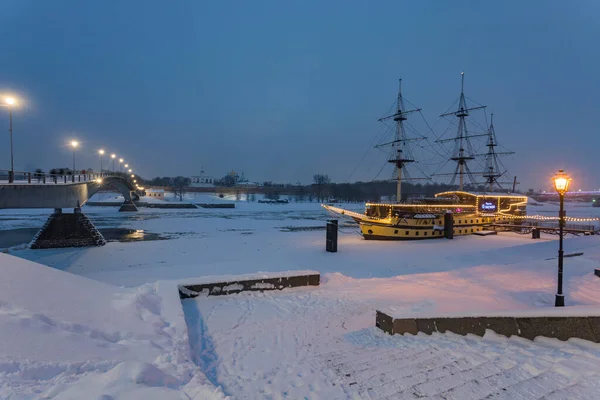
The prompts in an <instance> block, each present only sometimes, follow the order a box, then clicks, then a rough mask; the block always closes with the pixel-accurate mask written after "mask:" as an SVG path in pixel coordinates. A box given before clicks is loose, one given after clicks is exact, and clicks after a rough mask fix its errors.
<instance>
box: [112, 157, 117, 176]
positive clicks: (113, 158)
mask: <svg viewBox="0 0 600 400" xmlns="http://www.w3.org/2000/svg"><path fill="white" fill-rule="evenodd" d="M116 157H117V155H116V154H111V155H110V158H112V160H113V174H114V173H115V158H116Z"/></svg>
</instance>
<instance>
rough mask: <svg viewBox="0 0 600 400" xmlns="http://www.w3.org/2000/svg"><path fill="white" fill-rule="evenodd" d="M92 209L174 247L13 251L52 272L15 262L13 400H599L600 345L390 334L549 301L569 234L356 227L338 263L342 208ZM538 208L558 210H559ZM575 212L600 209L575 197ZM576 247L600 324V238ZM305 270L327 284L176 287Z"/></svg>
mask: <svg viewBox="0 0 600 400" xmlns="http://www.w3.org/2000/svg"><path fill="white" fill-rule="evenodd" d="M204 196H206V195H204ZM212 200H214V199H212ZM194 202H196V200H194ZM197 202H208V201H202V200H197ZM348 207H350V208H352V209H355V210H361V209H362V206H361V205H350V206H348ZM83 211H84V212H85V213H86V214H87V215H88V216H89V217H90V219H91V220H92V221H93V222H94V223H95V224H96V225H97V226H102V227H119V228H131V229H139V230H145V231H149V232H154V233H160V234H163V235H165V236H167V237H169V238H170V239H169V240H160V241H147V242H136V243H109V244H107V245H106V246H104V247H100V248H87V249H60V250H36V251H33V250H28V249H24V248H23V247H22V246H17V247H16V248H13V249H10V250H9V252H10V253H11V254H12V255H14V256H17V257H20V258H25V259H28V260H31V261H35V262H38V263H41V264H44V265H48V266H52V267H54V268H47V267H44V266H41V265H39V264H34V263H31V262H30V261H25V260H22V259H18V258H13V257H11V256H7V255H3V254H0V269H1V270H2V272H3V279H2V280H0V339H1V340H0V398H102V397H101V396H102V395H106V396H112V397H104V398H115V399H117V398H140V397H144V398H153V397H151V396H154V398H198V399H200V398H219V397H222V396H231V397H233V398H251V399H254V398H257V399H261V398H273V399H275V398H290V399H296V398H373V399H376V398H377V399H378V398H415V397H437V398H457V399H470V398H485V397H486V396H488V395H489V396H490V397H489V398H510V399H517V398H523V399H530V398H543V397H544V396H547V398H557V399H558V398H582V399H584V398H585V399H589V398H594V397H595V395H596V394H597V393H599V392H600V386H598V385H599V384H598V383H597V382H599V380H598V378H599V375H600V345H596V344H592V343H589V342H584V341H581V340H570V341H569V342H567V343H564V342H558V341H555V340H550V339H536V341H534V342H531V341H528V340H523V339H519V338H510V339H507V338H504V337H499V336H497V335H494V334H491V333H488V334H487V335H486V337H484V338H477V337H472V336H467V337H461V336H456V335H453V334H444V335H441V334H436V335H433V336H426V335H422V334H419V335H417V336H410V335H405V336H394V337H390V336H387V335H385V334H384V333H382V332H380V331H379V330H377V329H376V328H375V327H374V320H375V316H374V311H375V309H378V308H386V309H392V310H393V312H394V314H395V315H407V316H408V315H434V314H437V313H472V314H473V313H475V314H477V313H489V312H495V313H503V312H510V311H519V312H524V311H523V310H529V312H531V310H543V309H544V308H548V309H551V307H552V305H553V302H554V293H555V291H556V264H557V261H556V259H555V257H556V252H557V243H556V237H555V236H546V235H544V236H543V238H542V239H541V240H532V239H531V237H530V236H529V235H517V234H509V233H501V234H499V235H498V236H488V237H478V236H460V237H456V238H455V239H454V240H444V239H439V240H431V241H418V242H376V241H365V240H363V239H362V238H361V237H360V236H359V234H358V233H357V230H356V228H353V227H350V226H346V225H342V228H341V232H340V240H339V246H338V249H339V252H338V253H334V254H331V253H326V252H325V251H324V247H325V243H324V242H325V237H324V236H325V232H324V230H323V226H324V222H325V220H326V219H328V218H329V216H328V214H327V213H326V212H325V211H324V210H323V209H322V208H321V207H320V206H319V205H318V204H314V203H313V204H310V203H290V204H285V205H269V204H257V203H251V202H244V201H242V202H236V208H235V209H224V210H213V209H191V210H157V209H143V208H142V209H140V211H139V212H138V213H131V214H127V213H118V212H117V210H116V209H115V208H109V207H84V209H83ZM50 212H51V211H50V210H33V212H31V210H3V212H2V214H0V230H2V229H13V228H32V227H39V226H41V225H42V224H43V222H44V221H45V219H46V218H47V216H48V215H49V214H50ZM529 212H530V213H532V214H541V215H556V213H557V207H556V205H542V206H532V207H530V208H529ZM567 212H568V215H570V216H581V217H583V216H593V215H596V216H600V209H598V208H592V207H581V206H580V205H576V204H568V205H567ZM565 252H566V253H574V252H583V253H584V254H583V255H582V256H578V257H572V258H567V259H565V293H566V303H567V305H568V306H577V308H574V309H570V308H569V307H566V308H565V312H571V311H573V310H585V312H586V313H594V310H597V311H598V315H600V278H597V277H595V276H594V274H593V270H594V268H598V267H599V264H600V238H599V237H596V236H589V237H576V238H568V239H567V240H565ZM307 269H311V270H317V271H320V272H321V274H322V285H321V286H320V287H318V288H298V289H291V290H285V291H282V292H275V293H274V292H267V293H263V294H260V293H251V294H247V293H244V294H238V295H232V296H222V297H208V298H197V299H192V300H184V301H182V302H180V301H179V299H178V295H177V289H176V286H177V284H178V283H180V282H184V281H187V282H193V281H194V277H203V276H206V275H221V274H248V273H254V272H257V271H287V270H307ZM88 278H91V279H88ZM579 312H580V313H581V312H583V311H579ZM188 338H189V340H188ZM168 396H171V397H168ZM186 396H187V397H186ZM194 396H196V397H194ZM411 396H412V397H411Z"/></svg>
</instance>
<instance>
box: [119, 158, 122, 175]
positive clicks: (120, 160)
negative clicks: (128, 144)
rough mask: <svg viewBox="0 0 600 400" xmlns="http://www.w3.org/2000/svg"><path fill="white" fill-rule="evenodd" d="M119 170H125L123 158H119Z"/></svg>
mask: <svg viewBox="0 0 600 400" xmlns="http://www.w3.org/2000/svg"><path fill="white" fill-rule="evenodd" d="M119 172H123V159H122V158H119Z"/></svg>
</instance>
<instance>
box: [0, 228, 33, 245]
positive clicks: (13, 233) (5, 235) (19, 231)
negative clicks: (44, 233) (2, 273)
mask: <svg viewBox="0 0 600 400" xmlns="http://www.w3.org/2000/svg"><path fill="white" fill-rule="evenodd" d="M39 230H40V229H39V228H15V229H7V230H4V231H0V248H3V249H6V248H9V247H13V246H19V245H21V244H28V243H29V242H31V240H32V239H33V237H34V236H35V234H36V233H38V232H39Z"/></svg>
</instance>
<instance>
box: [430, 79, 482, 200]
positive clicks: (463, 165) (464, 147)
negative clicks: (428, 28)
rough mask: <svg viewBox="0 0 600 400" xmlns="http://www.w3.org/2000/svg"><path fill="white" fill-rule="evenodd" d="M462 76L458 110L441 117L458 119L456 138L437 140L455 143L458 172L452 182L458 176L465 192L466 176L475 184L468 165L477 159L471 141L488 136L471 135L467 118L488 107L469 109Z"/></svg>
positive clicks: (460, 188) (451, 158)
mask: <svg viewBox="0 0 600 400" xmlns="http://www.w3.org/2000/svg"><path fill="white" fill-rule="evenodd" d="M460 75H461V86H460V98H459V101H458V110H456V111H454V112H449V113H445V114H442V115H440V117H446V116H450V115H454V116H455V117H456V118H458V130H457V132H456V136H455V137H454V138H452V139H444V140H437V142H439V143H442V142H447V141H454V142H455V147H454V151H453V156H452V157H450V160H452V161H455V162H456V170H455V172H454V173H453V174H451V175H452V182H454V181H455V179H456V175H458V177H459V190H464V183H465V182H464V177H465V175H467V176H468V177H469V179H470V180H471V182H472V183H474V180H473V176H472V175H473V174H472V173H471V171H470V170H469V166H468V165H467V162H468V161H471V160H474V159H475V157H473V154H472V148H471V143H470V141H469V139H470V138H473V137H477V136H486V135H487V134H484V135H471V134H469V132H468V131H467V123H466V118H467V117H468V116H469V112H470V111H475V110H480V109H484V108H485V107H486V106H478V107H471V108H469V107H467V102H466V100H465V90H464V89H465V73H464V72H461V73H460ZM439 175H444V174H439Z"/></svg>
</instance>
